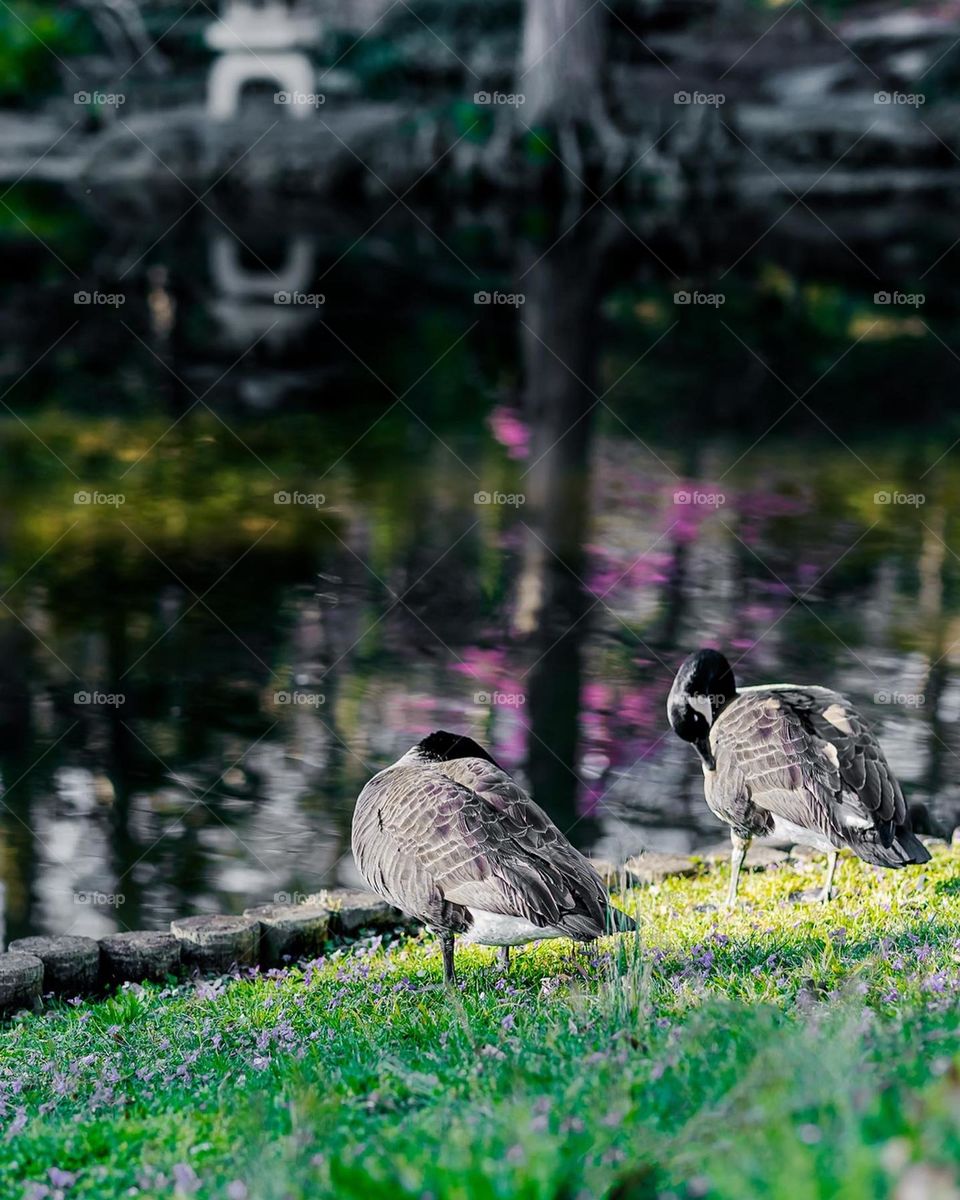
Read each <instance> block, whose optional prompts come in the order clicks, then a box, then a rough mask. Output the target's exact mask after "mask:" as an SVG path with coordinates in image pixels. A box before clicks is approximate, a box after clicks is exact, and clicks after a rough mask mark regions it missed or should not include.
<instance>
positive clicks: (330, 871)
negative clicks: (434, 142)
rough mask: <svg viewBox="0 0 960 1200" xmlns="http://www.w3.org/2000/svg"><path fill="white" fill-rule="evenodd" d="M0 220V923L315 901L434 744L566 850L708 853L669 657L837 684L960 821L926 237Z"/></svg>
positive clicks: (520, 220)
mask: <svg viewBox="0 0 960 1200" xmlns="http://www.w3.org/2000/svg"><path fill="white" fill-rule="evenodd" d="M9 203H11V204H13V205H14V206H15V207H16V206H17V205H20V206H22V208H23V211H30V212H31V213H32V215H33V217H34V221H33V227H34V228H35V229H42V230H43V232H44V241H43V244H42V245H41V244H38V243H37V240H36V239H35V238H31V237H30V236H29V235H27V234H25V233H24V232H23V231H22V230H18V229H17V228H16V223H15V222H13V220H12V218H11V219H10V220H9V221H8V222H7V224H5V225H4V226H3V229H2V236H3V238H4V250H5V254H6V256H7V261H8V263H9V271H8V275H9V277H10V279H9V284H8V287H7V289H6V292H5V297H4V300H3V315H4V322H5V328H6V330H7V338H6V340H5V345H4V350H3V358H2V361H0V372H2V389H3V390H4V397H3V405H4V406H9V407H8V408H6V409H5V411H4V413H3V414H2V416H0V445H2V461H3V475H2V480H0V504H2V512H0V590H2V592H3V595H2V601H0V643H2V654H0V776H2V785H3V794H2V805H0V878H2V882H3V914H4V924H5V936H7V937H14V936H19V935H21V934H23V933H26V932H41V931H51V932H64V931H67V930H72V931H74V932H81V933H94V934H96V933H100V932H104V931H107V930H109V929H111V928H113V927H120V928H137V927H144V926H147V927H162V926H163V925H165V924H166V922H167V921H169V919H170V918H171V917H173V916H175V915H181V914H184V913H188V912H195V911H210V910H221V911H226V910H239V909H242V908H243V907H245V906H247V905H250V904H253V903H256V902H262V901H265V900H269V899H271V898H273V897H274V896H277V895H280V894H284V893H287V894H294V893H298V892H299V893H309V892H313V891H316V890H318V889H320V888H322V887H323V886H325V885H331V884H334V883H342V882H351V881H353V880H355V878H356V876H355V874H354V870H353V865H352V862H351V860H350V855H349V823H350V817H351V813H352V806H353V802H354V799H355V797H356V795H357V793H358V791H359V789H360V788H361V787H362V785H363V783H364V781H365V780H366V779H367V778H368V777H369V775H371V774H372V773H373V772H374V771H376V770H378V769H380V768H381V767H382V766H384V765H385V764H387V763H388V762H390V761H392V760H393V758H395V757H396V756H397V755H398V753H400V752H402V751H403V750H404V749H406V748H407V747H408V746H409V745H410V744H411V743H412V742H414V741H415V740H417V739H418V738H419V737H420V736H422V735H423V734H424V733H426V732H427V731H429V730H431V729H433V728H436V727H446V728H451V729H459V730H465V731H468V732H469V733H471V734H472V735H473V736H474V737H476V738H478V739H480V740H482V741H484V742H485V743H487V744H488V745H489V746H490V747H491V749H492V751H493V753H494V754H495V755H496V756H497V757H498V758H500V759H501V760H502V761H503V762H504V764H505V765H507V766H508V767H509V768H510V769H512V770H515V771H516V772H517V773H518V774H519V775H520V776H521V777H522V778H524V779H525V780H526V781H527V783H528V784H529V785H530V786H531V788H532V790H533V794H534V796H535V798H536V799H537V801H539V802H540V803H541V804H542V805H544V807H546V808H547V809H548V810H549V811H550V812H551V814H552V815H553V816H554V818H555V819H556V820H557V821H558V823H559V824H560V825H561V827H562V828H564V829H566V830H568V831H569V833H570V836H571V837H572V839H573V840H574V841H575V842H577V843H578V844H579V845H581V846H582V847H584V848H590V849H595V850H598V851H600V852H602V853H604V854H606V855H609V856H612V857H614V858H622V857H623V856H625V855H627V854H630V853H635V852H636V851H638V850H639V849H641V848H642V847H652V848H659V849H678V850H679V849H683V850H688V849H692V848H695V847H698V846H702V845H704V844H706V843H709V842H713V841H716V840H717V838H718V835H719V830H718V827H717V825H716V823H715V822H714V821H713V819H712V818H711V816H710V814H709V813H708V812H707V810H706V808H705V807H704V804H703V800H702V791H701V782H700V773H699V768H698V766H697V762H696V758H695V755H694V754H693V753H692V751H691V750H690V748H689V747H687V746H685V745H683V744H681V743H679V742H678V741H676V739H675V738H674V737H673V736H672V734H670V732H669V730H668V728H667V726H666V721H665V715H664V701H665V698H666V694H667V691H668V689H669V685H670V680H671V676H672V672H673V671H674V669H675V667H676V665H677V663H678V661H679V659H680V658H682V657H683V655H684V654H686V653H687V652H688V651H689V650H690V649H692V648H695V647H697V646H699V645H702V644H710V645H715V646H718V647H722V648H724V649H725V650H726V651H727V652H728V654H729V655H730V657H731V659H732V660H734V661H735V662H736V670H737V673H738V675H739V676H740V677H742V679H743V680H744V681H745V682H761V681H765V680H766V681H772V680H773V681H776V680H787V679H789V680H795V681H799V682H803V681H807V682H818V683H822V684H827V685H831V686H835V687H837V688H840V689H841V690H844V691H846V692H848V693H849V694H850V695H851V696H853V697H854V698H855V699H856V700H857V701H858V702H860V703H861V704H862V705H863V707H864V709H865V710H866V711H867V712H868V713H869V714H870V716H871V717H872V718H873V719H874V720H875V722H876V723H877V724H878V726H879V728H880V729H881V732H882V735H883V740H884V745H885V747H886V749H887V752H888V755H889V757H890V759H891V761H892V763H893V765H894V767H895V769H896V770H897V771H898V772H899V774H900V776H901V779H902V780H903V782H904V784H905V785H906V786H907V788H908V789H909V792H910V797H911V799H916V800H924V801H927V802H929V803H931V804H932V805H933V807H934V809H935V810H936V811H937V812H939V813H940V814H941V815H943V816H944V818H945V819H946V820H947V821H948V823H949V822H950V821H951V819H952V815H953V814H954V812H955V811H957V810H958V809H960V791H958V788H957V785H956V783H955V779H956V777H957V770H956V767H957V761H958V750H960V738H958V730H957V721H958V717H960V688H958V683H957V678H956V675H955V674H954V671H953V667H954V666H955V665H956V663H957V652H956V649H955V645H954V644H955V642H956V639H957V636H958V633H960V625H958V616H960V613H958V572H957V564H958V558H957V553H956V550H957V538H956V534H957V520H956V507H957V503H956V502H957V498H958V496H960V473H958V467H957V462H958V459H957V454H958V453H960V450H956V449H954V448H953V444H954V442H955V439H956V438H957V437H958V436H960V427H958V424H960V423H958V418H957V414H956V410H955V402H954V397H955V395H956V379H957V370H958V366H960V363H958V360H957V358H956V354H955V351H956V352H960V338H958V337H957V336H955V334H956V324H957V322H956V301H957V295H956V288H955V287H954V285H953V278H952V275H951V274H950V264H949V261H947V262H945V263H943V264H941V265H940V266H939V267H937V269H936V270H935V271H932V272H930V273H929V274H927V276H926V278H925V279H924V280H923V282H922V283H920V282H919V281H920V278H921V276H922V275H923V274H924V272H926V271H927V269H928V268H929V267H930V265H931V264H932V263H933V262H934V260H935V259H936V258H937V256H938V255H939V254H942V252H943V251H944V250H945V249H946V247H947V243H945V244H941V240H942V239H941V238H940V237H939V235H938V234H935V222H930V223H925V222H924V221H923V219H922V218H923V214H922V213H921V214H920V216H919V218H917V219H916V220H914V221H913V222H912V223H911V222H910V221H906V222H904V224H903V226H902V231H901V232H899V233H898V234H897V236H896V237H884V238H883V239H882V240H879V241H870V240H869V229H868V228H867V226H866V225H864V226H863V229H862V231H860V232H858V224H857V222H856V220H855V219H851V216H850V214H849V213H847V214H846V225H845V227H844V228H845V233H846V236H845V237H844V239H843V243H842V244H840V242H839V241H831V239H830V237H829V236H828V235H826V234H822V231H821V236H820V237H819V238H818V237H814V236H813V231H812V227H810V228H805V229H804V230H797V229H793V230H791V231H790V233H789V235H788V236H785V237H784V236H782V235H783V230H779V229H778V230H775V231H774V232H772V233H771V235H770V237H769V238H768V239H766V240H762V241H761V243H760V245H758V246H756V247H755V248H753V249H751V244H752V243H755V242H756V241H757V239H761V238H762V235H763V234H764V230H765V229H766V228H767V227H768V226H769V225H770V224H772V223H773V222H774V220H775V219H776V216H777V210H774V211H772V212H771V213H770V214H769V219H766V217H765V216H758V215H757V214H753V215H752V216H751V217H750V219H749V220H744V221H738V219H737V215H736V214H715V217H716V222H717V223H716V225H714V226H711V225H709V223H706V224H705V223H703V222H700V223H699V224H690V223H686V224H685V223H684V222H683V221H680V220H677V219H673V220H670V219H664V221H663V222H662V224H658V222H657V221H656V220H653V221H651V220H650V219H649V215H643V214H641V215H637V214H624V215H623V217H622V218H621V217H620V216H618V217H617V219H616V221H613V220H611V219H610V218H609V216H607V217H606V218H604V219H603V220H602V221H600V220H599V219H598V218H596V217H594V218H591V217H589V216H587V217H584V216H583V214H582V213H581V214H580V215H579V219H578V214H577V213H576V212H574V213H573V214H554V215H552V216H550V215H545V214H544V213H542V212H539V211H532V212H518V213H516V214H510V216H509V218H503V217H502V216H501V215H499V214H496V215H495V216H494V217H491V216H490V214H484V213H473V212H471V211H469V210H464V211H460V210H459V209H451V210H450V211H439V212H438V211H436V210H432V211H431V210H424V212H423V213H422V214H418V218H417V219H414V218H413V217H412V216H411V215H410V214H409V213H407V212H404V211H402V210H398V211H397V212H395V213H392V214H390V215H389V216H388V217H386V218H384V219H382V220H380V221H379V222H378V220H377V218H378V217H380V216H381V214H382V211H383V209H384V208H386V207H387V206H386V205H383V206H382V207H380V208H378V207H376V206H374V207H372V208H369V211H368V208H367V207H362V206H359V205H358V206H356V207H354V206H351V205H344V208H343V209H342V211H340V212H338V213H333V214H331V213H330V212H327V211H323V212H319V211H318V212H316V213H310V212H297V211H293V210H292V209H290V208H289V207H287V206H285V205H284V204H282V203H280V202H279V201H275V202H271V203H270V204H266V206H265V208H264V211H263V212H247V213H241V214H239V215H237V214H233V213H230V212H227V215H226V216H222V215H221V216H218V217H216V218H215V217H213V216H211V215H210V214H209V213H207V212H206V211H205V210H203V209H198V210H197V211H195V212H193V213H191V214H189V215H188V216H187V217H186V218H185V219H184V220H183V221H182V222H180V223H179V224H178V225H177V226H176V227H175V228H174V229H172V230H169V226H170V224H171V222H172V221H173V220H174V216H175V215H176V214H175V211H174V212H173V213H168V214H167V219H166V220H164V221H162V222H160V223H159V224H156V223H155V222H154V221H153V218H151V217H149V216H145V217H144V218H143V220H142V221H141V220H139V219H138V216H137V214H136V213H135V212H132V211H131V210H130V209H129V208H128V207H126V206H125V204H124V203H123V202H122V201H121V199H118V198H116V197H109V196H104V197H94V198H92V199H91V200H89V201H87V202H83V201H79V200H78V199H77V197H76V196H67V197H64V196H63V195H60V194H58V193H56V192H50V193H48V192H40V191H29V190H28V191H24V190H23V189H16V190H15V192H14V193H12V198H11V199H10V201H9ZM586 207H587V206H586V205H584V208H586ZM874 216H876V214H874ZM41 217H42V218H43V221H40V218H41ZM641 218H642V219H641ZM830 219H831V220H833V218H830ZM372 225H375V228H373V229H372V230H370V232H365V231H367V230H369V229H370V227H371V226H372ZM628 226H629V228H628ZM648 226H649V229H648V228H647V227H648ZM571 227H572V228H571ZM640 228H642V229H643V231H644V236H643V237H642V239H641V236H640V234H638V233H637V232H636V231H637V230H638V229H640ZM711 228H712V229H714V230H715V234H714V236H712V237H710V236H706V235H705V234H704V230H705V229H711ZM567 230H569V232H566V233H565V231H567ZM631 230H632V232H631ZM694 230H696V231H697V232H696V233H694V232H693V231H694ZM858 236H862V238H863V239H866V240H863V241H858V240H857V239H858ZM738 256H741V257H740V258H739V261H737V260H738ZM734 264H735V265H734ZM731 267H732V269H731ZM880 290H886V291H888V292H890V293H894V292H898V291H899V292H900V293H902V294H904V295H906V294H913V293H916V292H918V291H919V292H922V293H923V294H924V302H923V304H922V305H920V306H918V305H915V304H908V303H892V304H885V303H883V302H882V301H880V302H877V301H876V300H875V293H876V292H878V291H880ZM81 292H87V293H90V294H91V296H92V297H93V298H92V300H91V302H90V303H88V304H84V303H78V302H76V301H75V294H76V293H81ZM275 292H290V293H298V294H299V295H298V296H297V297H296V298H295V299H294V300H293V301H291V302H290V303H277V302H275V300H274V293H275ZM478 292H489V293H491V294H492V293H497V294H496V296H494V298H493V299H492V300H491V302H490V303H476V302H475V296H474V294H475V293H478ZM680 292H684V293H689V294H691V295H692V296H693V299H692V301H691V302H690V303H688V304H685V303H682V302H680V303H678V302H676V299H675V296H676V294H677V293H680ZM320 294H322V295H323V303H322V304H320V303H319V301H318V300H317V299H316V297H318V296H319V295H320ZM117 296H122V297H123V300H122V302H118V301H116V300H113V301H111V300H109V299H108V300H104V299H103V297H117ZM300 296H304V297H314V299H312V300H306V301H302V302H301V300H300ZM707 296H713V297H716V296H722V297H723V299H722V302H721V301H717V300H714V301H709V302H706V301H704V299H703V298H704V297H707ZM504 297H513V298H514V299H512V300H505V299H504ZM520 297H522V301H521V299H520Z"/></svg>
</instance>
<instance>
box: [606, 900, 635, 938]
mask: <svg viewBox="0 0 960 1200" xmlns="http://www.w3.org/2000/svg"><path fill="white" fill-rule="evenodd" d="M604 926H605V932H606V933H630V932H632V931H633V930H635V929H636V928H637V923H636V921H635V920H634V919H633V917H628V916H627V914H626V913H625V912H624V911H623V910H622V909H619V908H614V906H613V905H612V904H608V905H607V910H606V914H605V919H604Z"/></svg>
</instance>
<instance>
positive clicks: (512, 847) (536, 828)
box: [353, 730, 636, 984]
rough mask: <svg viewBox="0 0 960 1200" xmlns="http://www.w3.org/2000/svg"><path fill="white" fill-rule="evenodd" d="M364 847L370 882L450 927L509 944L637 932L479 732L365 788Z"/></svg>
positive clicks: (505, 957) (445, 939)
mask: <svg viewBox="0 0 960 1200" xmlns="http://www.w3.org/2000/svg"><path fill="white" fill-rule="evenodd" d="M353 854H354V857H355V859H356V862H357V867H358V869H359V871H360V874H361V875H362V876H363V878H364V880H365V881H366V883H367V885H368V886H369V887H370V888H372V889H373V891H375V892H377V893H378V894H379V895H380V896H383V897H384V899H386V900H389V901H390V903H391V904H394V905H396V907H397V908H400V909H402V910H403V911H404V912H405V913H408V914H409V915H410V916H412V917H415V918H416V919H417V920H419V921H422V922H423V923H424V925H426V926H427V927H428V928H429V929H431V930H433V931H434V932H435V933H437V934H439V935H440V939H441V945H442V948H443V977H444V981H445V982H446V983H448V984H451V983H454V982H455V975H454V968H453V939H454V934H460V935H461V936H462V938H463V940H464V941H465V942H478V943H480V944H481V945H484V946H500V947H501V960H502V962H503V964H504V966H507V965H508V963H509V955H510V949H509V948H510V947H511V946H519V945H522V944H523V943H525V942H532V941H538V940H540V939H543V938H556V937H568V938H573V939H574V940H576V941H580V942H586V941H591V940H592V939H593V938H597V937H600V936H601V934H603V933H608V932H611V931H613V930H617V931H622V930H628V929H635V928H636V926H635V924H634V922H633V921H632V920H631V919H630V918H629V917H627V916H626V915H625V914H624V913H622V912H620V911H619V909H615V908H612V907H611V905H610V901H609V897H608V895H607V890H606V888H605V887H604V886H603V882H602V881H601V879H600V876H599V875H598V874H597V872H596V871H595V870H594V869H593V867H592V866H591V865H590V863H589V862H588V861H587V860H586V859H585V858H584V857H583V855H582V854H581V853H580V852H579V851H578V850H575V849H574V847H573V846H572V845H571V844H570V842H569V841H567V839H566V838H565V837H564V835H563V834H562V833H561V832H560V830H559V829H558V828H557V827H556V825H554V824H553V822H552V821H551V820H550V818H549V817H548V816H547V814H546V813H545V812H544V811H543V809H542V808H540V807H539V806H538V805H536V804H534V802H533V801H532V800H531V799H530V797H529V796H528V795H527V794H526V792H524V791H523V789H522V788H521V787H519V786H518V785H517V784H516V783H515V782H514V781H513V780H512V779H511V778H510V776H509V775H508V774H507V773H506V771H504V770H503V769H502V768H501V767H500V766H498V764H497V763H496V762H495V761H494V760H493V759H492V758H491V757H490V755H489V754H488V753H487V752H486V750H484V749H483V748H482V747H481V746H479V745H477V743H476V742H474V741H473V740H472V739H471V738H468V737H462V736H460V735H458V734H455V733H447V732H445V731H444V730H438V731H437V732H436V733H431V734H430V735H429V737H426V738H424V739H423V741H421V742H418V743H417V745H416V746H413V747H412V748H411V749H410V750H408V751H407V753H406V754H404V755H403V756H402V757H401V758H399V759H398V760H397V761H396V762H395V763H394V764H393V766H391V767H387V769H386V770H385V771H381V772H380V773H379V774H378V775H375V776H374V777H373V778H372V779H371V780H370V782H369V783H368V784H367V785H366V787H365V788H364V789H363V791H362V792H361V793H360V798H359V799H358V800H357V807H356V810H355V812H354V814H353Z"/></svg>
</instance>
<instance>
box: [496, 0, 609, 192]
mask: <svg viewBox="0 0 960 1200" xmlns="http://www.w3.org/2000/svg"><path fill="white" fill-rule="evenodd" d="M605 17H606V8H605V6H604V5H603V4H600V3H597V2H596V0H526V2H525V5H524V20H523V44H522V50H521V62H520V78H519V80H518V82H517V91H518V92H519V93H521V94H522V95H523V96H524V97H525V103H524V105H523V107H522V108H521V109H520V117H521V119H522V120H523V122H524V123H525V124H527V125H530V126H533V127H535V128H537V127H539V128H546V129H548V130H550V131H554V132H555V133H556V136H557V141H558V149H559V154H560V157H561V158H562V159H563V161H564V163H565V164H566V166H567V167H569V168H570V171H571V172H573V173H574V174H576V175H577V176H579V175H580V174H581V172H582V171H583V169H584V165H585V162H586V163H590V162H594V161H599V162H601V163H602V164H603V165H604V166H609V165H611V164H612V163H616V162H619V161H620V158H621V157H622V155H623V153H624V144H625V143H624V139H623V138H622V137H621V135H620V134H619V133H618V132H617V131H616V129H615V128H614V126H613V124H612V122H611V120H610V117H609V114H608V112H607V107H606V102H605V99H604V87H603V84H604V78H605V74H606V65H607V63H606V37H605V28H604V22H605Z"/></svg>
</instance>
